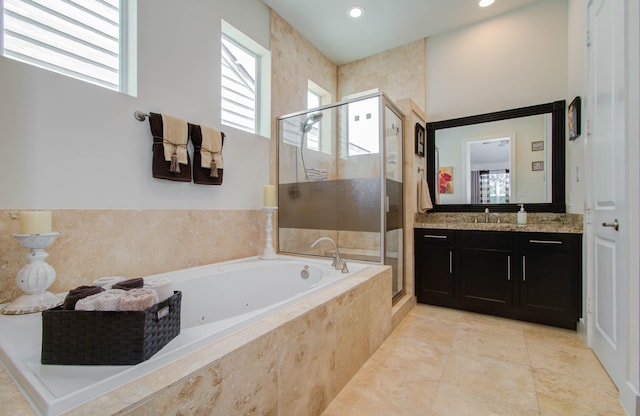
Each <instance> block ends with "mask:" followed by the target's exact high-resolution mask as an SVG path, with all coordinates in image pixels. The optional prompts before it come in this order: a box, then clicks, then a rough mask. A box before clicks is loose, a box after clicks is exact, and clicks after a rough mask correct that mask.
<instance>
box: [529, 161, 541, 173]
mask: <svg viewBox="0 0 640 416" xmlns="http://www.w3.org/2000/svg"><path fill="white" fill-rule="evenodd" d="M531 170H532V171H534V172H535V171H539V170H544V162H543V161H541V160H539V161H536V162H531Z"/></svg>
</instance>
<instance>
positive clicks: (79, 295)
mask: <svg viewBox="0 0 640 416" xmlns="http://www.w3.org/2000/svg"><path fill="white" fill-rule="evenodd" d="M103 290H104V289H103V288H101V287H100V286H98V285H95V286H79V287H77V288H75V289H71V290H70V291H69V293H68V294H67V296H66V297H65V298H64V302H63V303H62V309H67V310H71V311H72V310H74V309H75V308H76V303H78V301H79V300H80V299H84V298H86V297H88V296H91V295H95V294H98V293H100V292H102V291H103Z"/></svg>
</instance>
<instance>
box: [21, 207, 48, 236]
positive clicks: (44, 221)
mask: <svg viewBox="0 0 640 416" xmlns="http://www.w3.org/2000/svg"><path fill="white" fill-rule="evenodd" d="M50 232H51V211H21V212H20V234H46V233H50Z"/></svg>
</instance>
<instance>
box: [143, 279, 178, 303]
mask: <svg viewBox="0 0 640 416" xmlns="http://www.w3.org/2000/svg"><path fill="white" fill-rule="evenodd" d="M144 287H145V289H153V290H155V292H156V293H157V294H158V302H162V301H164V300H167V299H168V298H169V297H170V296H171V295H173V282H172V281H171V280H170V279H156V280H149V281H145V282H144Z"/></svg>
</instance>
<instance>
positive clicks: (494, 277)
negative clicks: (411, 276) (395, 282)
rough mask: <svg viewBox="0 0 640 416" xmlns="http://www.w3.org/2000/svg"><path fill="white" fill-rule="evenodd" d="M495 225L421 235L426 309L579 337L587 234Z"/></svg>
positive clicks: (420, 288) (418, 271)
mask: <svg viewBox="0 0 640 416" xmlns="http://www.w3.org/2000/svg"><path fill="white" fill-rule="evenodd" d="M478 225H481V224H478ZM489 225H490V226H491V225H492V226H493V227H485V228H487V229H486V230H479V229H440V228H431V227H432V226H430V225H428V224H425V225H423V226H422V227H420V228H415V230H414V233H415V235H414V237H415V239H414V241H415V291H416V296H417V299H418V302H420V303H427V304H432V305H440V306H447V307H452V308H457V309H464V310H468V311H474V312H480V313H487V314H491V315H497V316H503V317H507V318H513V319H520V320H524V321H530V322H537V323H541V324H547V325H553V326H558V327H563V328H571V329H575V328H576V323H577V322H578V320H579V318H580V313H581V309H582V308H581V295H580V294H581V275H582V234H580V233H577V232H539V231H531V229H536V228H540V227H526V226H525V227H517V226H516V225H514V224H489ZM477 228H481V227H477ZM496 229H497V230H496ZM501 229H503V230H501Z"/></svg>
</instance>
